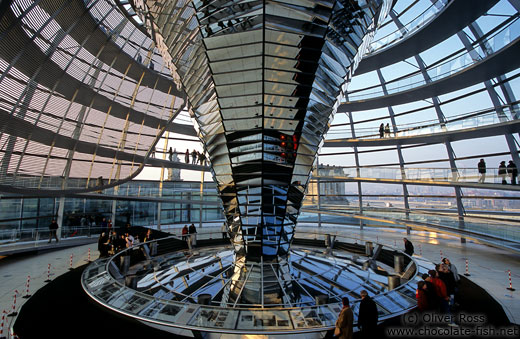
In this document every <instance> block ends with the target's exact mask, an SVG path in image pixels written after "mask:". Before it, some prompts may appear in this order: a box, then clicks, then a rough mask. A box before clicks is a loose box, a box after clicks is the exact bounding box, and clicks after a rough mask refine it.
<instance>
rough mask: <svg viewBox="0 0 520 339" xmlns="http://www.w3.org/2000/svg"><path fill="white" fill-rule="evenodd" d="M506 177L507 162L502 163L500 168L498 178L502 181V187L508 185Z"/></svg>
mask: <svg viewBox="0 0 520 339" xmlns="http://www.w3.org/2000/svg"><path fill="white" fill-rule="evenodd" d="M506 175H507V168H506V162H505V161H501V162H500V166H498V176H499V177H500V178H501V179H502V185H505V184H507V181H506Z"/></svg>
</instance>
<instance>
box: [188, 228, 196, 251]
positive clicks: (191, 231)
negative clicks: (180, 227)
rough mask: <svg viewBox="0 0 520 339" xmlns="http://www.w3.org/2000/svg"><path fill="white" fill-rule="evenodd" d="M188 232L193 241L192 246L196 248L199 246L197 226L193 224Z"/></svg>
mask: <svg viewBox="0 0 520 339" xmlns="http://www.w3.org/2000/svg"><path fill="white" fill-rule="evenodd" d="M188 231H189V234H190V235H189V237H190V239H191V244H192V245H193V246H196V245H197V229H196V228H195V224H191V225H190V227H189V228H188Z"/></svg>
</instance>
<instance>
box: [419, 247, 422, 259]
mask: <svg viewBox="0 0 520 339" xmlns="http://www.w3.org/2000/svg"><path fill="white" fill-rule="evenodd" d="M419 255H420V256H421V257H422V246H421V244H419Z"/></svg>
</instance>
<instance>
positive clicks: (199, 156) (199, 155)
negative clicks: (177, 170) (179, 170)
mask: <svg viewBox="0 0 520 339" xmlns="http://www.w3.org/2000/svg"><path fill="white" fill-rule="evenodd" d="M190 154H191V163H192V164H193V165H196V164H197V162H198V163H199V165H201V166H205V165H206V154H204V152H199V151H197V150H193V151H191V153H190V150H189V149H186V153H184V161H185V162H186V163H187V164H189V163H190Z"/></svg>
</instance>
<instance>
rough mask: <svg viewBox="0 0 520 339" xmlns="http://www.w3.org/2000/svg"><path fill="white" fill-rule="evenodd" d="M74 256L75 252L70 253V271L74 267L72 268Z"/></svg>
mask: <svg viewBox="0 0 520 339" xmlns="http://www.w3.org/2000/svg"><path fill="white" fill-rule="evenodd" d="M73 257H74V254H72V253H71V254H70V264H69V271H72V270H73V268H72V258H73Z"/></svg>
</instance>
